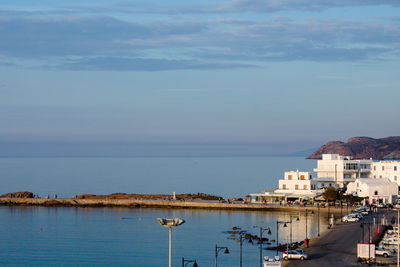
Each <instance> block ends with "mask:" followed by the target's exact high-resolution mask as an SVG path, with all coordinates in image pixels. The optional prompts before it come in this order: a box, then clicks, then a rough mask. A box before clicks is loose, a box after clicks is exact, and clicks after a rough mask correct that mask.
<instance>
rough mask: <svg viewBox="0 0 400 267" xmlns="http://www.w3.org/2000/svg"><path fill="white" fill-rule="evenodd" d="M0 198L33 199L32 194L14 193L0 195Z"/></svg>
mask: <svg viewBox="0 0 400 267" xmlns="http://www.w3.org/2000/svg"><path fill="white" fill-rule="evenodd" d="M0 197H4V198H33V193H32V192H15V193H7V194H4V195H1V196H0Z"/></svg>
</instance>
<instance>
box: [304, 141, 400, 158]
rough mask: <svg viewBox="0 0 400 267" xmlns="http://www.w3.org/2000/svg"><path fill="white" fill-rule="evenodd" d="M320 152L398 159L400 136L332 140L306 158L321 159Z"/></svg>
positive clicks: (357, 156)
mask: <svg viewBox="0 0 400 267" xmlns="http://www.w3.org/2000/svg"><path fill="white" fill-rule="evenodd" d="M322 154H339V155H342V156H352V157H353V158H354V159H369V158H372V159H377V160H399V159H400V136H390V137H385V138H380V139H375V138H371V137H352V138H349V139H348V140H347V143H345V142H341V141H332V142H329V143H327V144H325V145H323V146H321V147H320V148H319V149H318V150H317V151H315V152H314V153H312V154H311V155H309V156H308V157H307V158H308V159H321V158H322Z"/></svg>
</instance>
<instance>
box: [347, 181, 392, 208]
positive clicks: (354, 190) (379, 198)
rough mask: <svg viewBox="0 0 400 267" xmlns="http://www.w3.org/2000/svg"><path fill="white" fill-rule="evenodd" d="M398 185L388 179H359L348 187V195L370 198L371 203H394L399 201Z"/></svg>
mask: <svg viewBox="0 0 400 267" xmlns="http://www.w3.org/2000/svg"><path fill="white" fill-rule="evenodd" d="M397 193H398V185H397V183H394V182H392V181H390V180H389V179H387V178H382V179H365V178H358V179H356V180H355V181H354V182H351V183H349V184H348V185H347V191H346V194H349V195H354V196H359V197H365V198H368V199H369V201H370V203H393V202H395V201H396V199H397Z"/></svg>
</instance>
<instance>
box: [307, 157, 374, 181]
mask: <svg viewBox="0 0 400 267" xmlns="http://www.w3.org/2000/svg"><path fill="white" fill-rule="evenodd" d="M372 163H373V161H372V159H359V160H354V159H351V157H348V156H340V155H339V154H323V155H322V159H321V160H318V161H317V168H316V169H314V171H315V172H316V173H317V178H318V179H319V178H333V181H334V183H337V184H338V185H339V187H343V186H345V185H346V184H347V183H349V182H352V181H354V180H355V179H357V178H371V164H372Z"/></svg>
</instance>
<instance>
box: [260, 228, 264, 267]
mask: <svg viewBox="0 0 400 267" xmlns="http://www.w3.org/2000/svg"><path fill="white" fill-rule="evenodd" d="M262 232H263V230H262V227H260V267H262V243H263V238H262V234H263V233H262Z"/></svg>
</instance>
